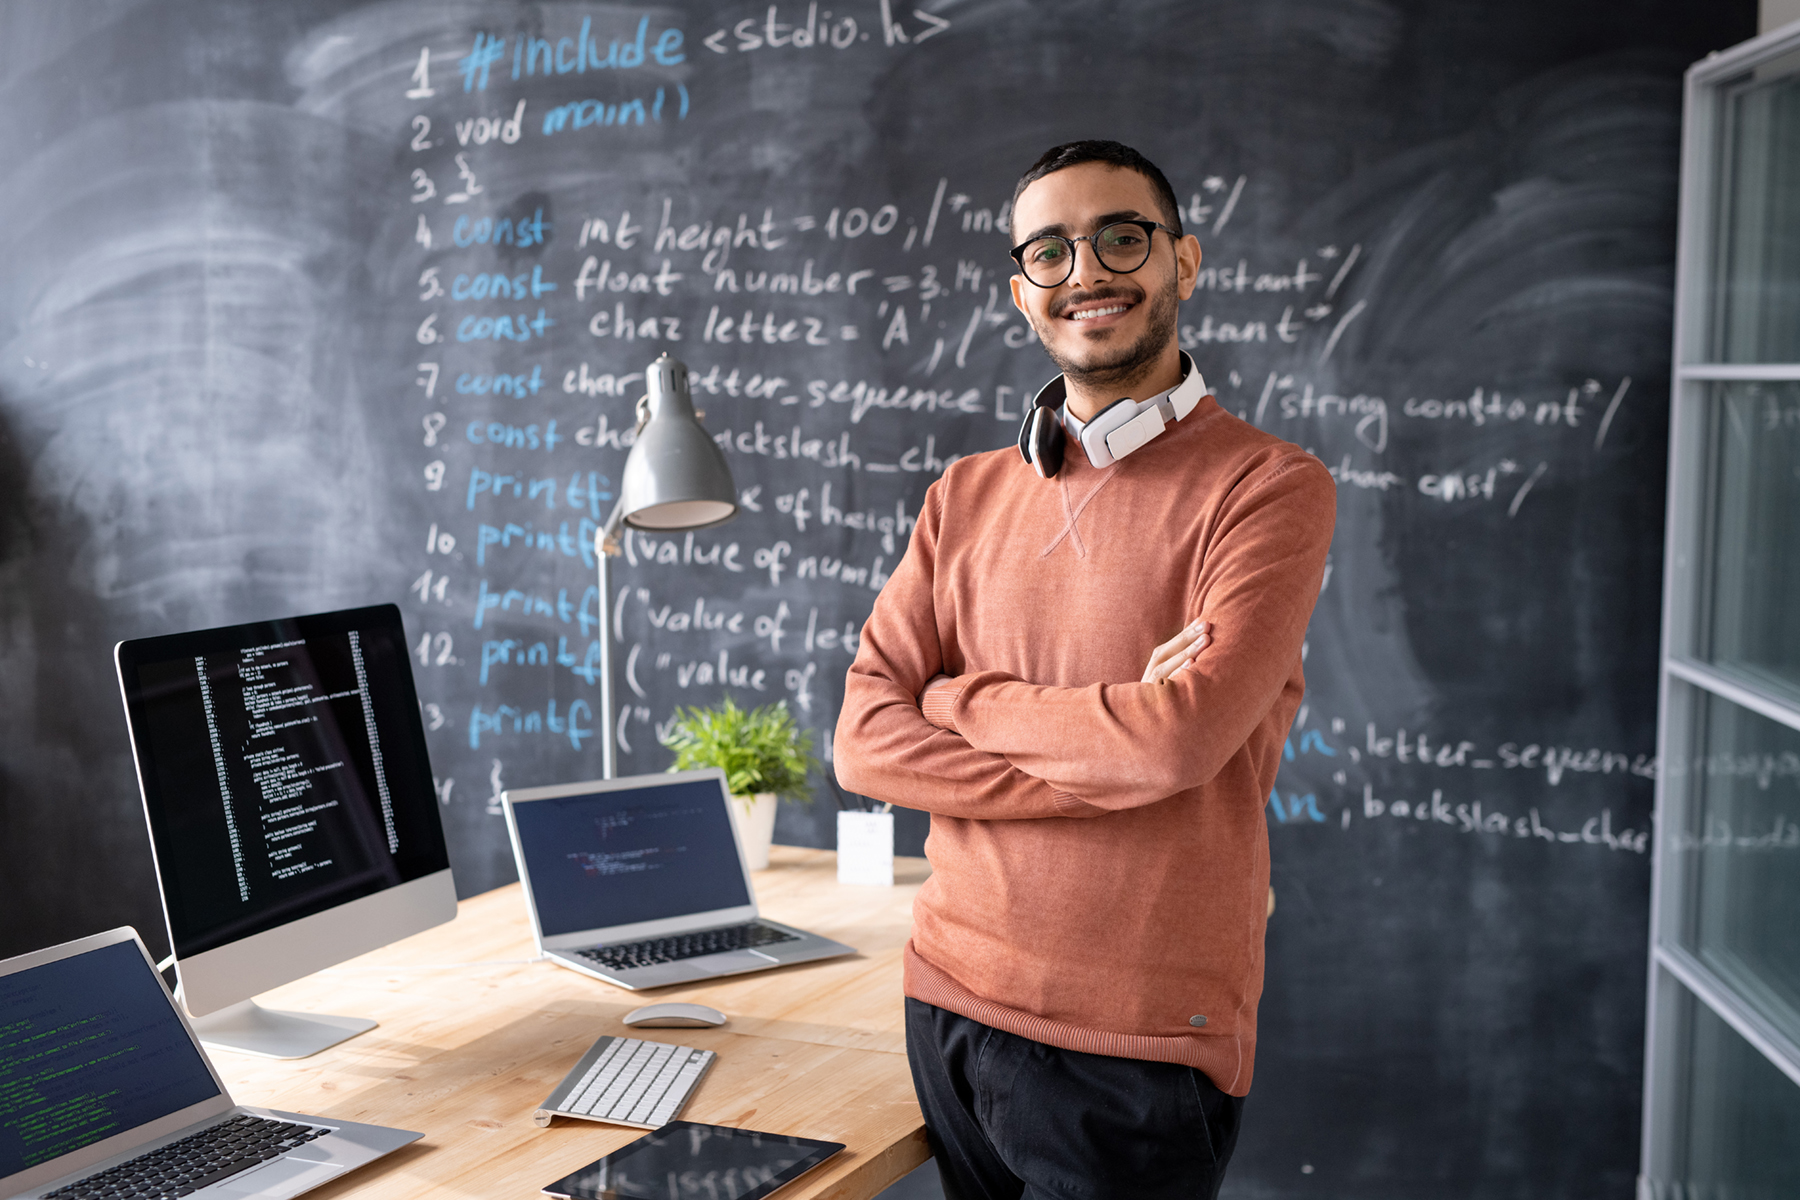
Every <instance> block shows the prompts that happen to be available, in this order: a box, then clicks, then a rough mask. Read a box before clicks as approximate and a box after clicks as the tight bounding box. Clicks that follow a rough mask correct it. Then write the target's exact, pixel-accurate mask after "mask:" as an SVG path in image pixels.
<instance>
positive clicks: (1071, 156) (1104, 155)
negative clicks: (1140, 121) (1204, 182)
mask: <svg viewBox="0 0 1800 1200" xmlns="http://www.w3.org/2000/svg"><path fill="white" fill-rule="evenodd" d="M1090 162H1099V163H1106V164H1107V165H1108V166H1113V167H1122V168H1124V169H1125V170H1127V171H1136V172H1137V173H1138V174H1139V175H1142V176H1143V177H1144V178H1145V179H1148V180H1149V181H1150V186H1151V187H1153V188H1155V189H1156V197H1157V199H1158V200H1160V201H1161V202H1162V207H1163V218H1164V220H1165V221H1166V222H1167V223H1168V225H1169V227H1170V228H1172V229H1174V230H1175V232H1176V233H1178V234H1179V233H1182V232H1184V231H1183V230H1182V228H1181V205H1180V204H1179V203H1178V202H1177V201H1176V199H1175V189H1174V188H1172V187H1170V186H1169V178H1168V176H1166V175H1164V174H1163V173H1162V172H1161V171H1159V170H1158V169H1157V167H1156V164H1155V163H1153V162H1151V161H1150V160H1149V159H1147V158H1145V157H1144V156H1143V155H1141V154H1139V153H1138V152H1137V151H1136V150H1133V149H1132V148H1131V147H1130V146H1127V145H1125V144H1124V143H1123V142H1107V141H1085V142H1064V143H1063V144H1062V145H1060V146H1052V147H1050V149H1048V150H1046V151H1044V153H1043V155H1042V156H1041V157H1040V158H1039V159H1038V160H1037V161H1036V162H1034V163H1032V164H1031V168H1030V169H1029V170H1027V171H1026V172H1025V173H1024V174H1023V175H1021V176H1019V185H1018V186H1017V187H1015V188H1014V189H1013V198H1012V206H1013V208H1015V209H1017V208H1018V207H1019V197H1020V196H1021V195H1023V194H1024V192H1025V189H1026V188H1028V187H1030V186H1031V185H1032V184H1034V183H1036V182H1037V181H1038V180H1040V179H1042V178H1043V177H1044V176H1046V175H1051V174H1054V173H1056V172H1057V171H1061V170H1064V169H1065V168H1068V167H1078V166H1080V165H1081V164H1082V163H1090Z"/></svg>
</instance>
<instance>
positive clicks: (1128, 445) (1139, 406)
mask: <svg viewBox="0 0 1800 1200" xmlns="http://www.w3.org/2000/svg"><path fill="white" fill-rule="evenodd" d="M1181 362H1182V378H1181V382H1180V383H1178V384H1176V385H1175V387H1174V388H1173V389H1171V390H1170V391H1169V392H1168V394H1167V395H1165V396H1163V397H1162V398H1161V399H1160V400H1159V401H1158V402H1156V403H1148V402H1134V401H1133V400H1132V399H1131V398H1130V397H1129V396H1125V397H1121V398H1120V399H1118V400H1115V401H1113V402H1112V403H1111V404H1109V405H1107V406H1106V407H1105V408H1103V409H1101V410H1100V411H1099V412H1097V413H1095V414H1094V419H1093V420H1091V421H1089V422H1088V423H1087V424H1086V425H1084V426H1083V427H1082V430H1081V448H1082V449H1083V450H1084V451H1086V452H1087V456H1088V461H1089V462H1091V463H1092V464H1093V465H1094V466H1096V467H1109V466H1111V465H1112V464H1113V463H1115V462H1117V461H1118V460H1119V459H1121V458H1124V457H1125V456H1126V455H1128V454H1130V453H1132V452H1133V451H1135V450H1139V449H1141V448H1142V447H1144V446H1145V445H1148V444H1149V443H1150V442H1151V441H1152V440H1153V439H1155V438H1156V437H1157V436H1158V435H1159V434H1161V433H1162V432H1163V430H1164V429H1166V428H1167V427H1168V426H1169V424H1171V422H1169V421H1166V420H1164V418H1163V415H1162V412H1161V409H1162V406H1163V404H1167V405H1168V406H1169V409H1170V411H1172V412H1173V413H1174V414H1175V420H1177V421H1179V420H1181V419H1182V418H1183V417H1185V416H1187V415H1188V414H1189V413H1191V412H1193V411H1194V409H1195V408H1196V407H1198V406H1199V404H1200V401H1201V400H1203V399H1205V398H1206V394H1207V393H1206V380H1205V379H1203V378H1202V377H1201V375H1200V370H1199V368H1198V367H1196V366H1195V365H1194V360H1193V359H1192V358H1191V357H1189V355H1188V354H1187V352H1186V351H1183V352H1182V355H1181ZM1068 394H1069V392H1068V384H1067V382H1066V381H1065V380H1064V379H1063V377H1062V376H1061V375H1058V376H1057V377H1056V378H1055V379H1052V380H1051V381H1050V382H1049V383H1046V384H1045V385H1044V386H1043V387H1041V388H1039V389H1038V393H1037V395H1036V396H1034V397H1033V398H1032V401H1031V407H1030V409H1028V410H1027V411H1026V413H1025V419H1024V421H1022V422H1021V423H1020V425H1019V456H1020V457H1021V458H1023V459H1024V460H1025V461H1026V462H1028V463H1030V464H1031V466H1032V468H1033V469H1034V470H1036V471H1037V473H1038V475H1039V476H1041V477H1042V478H1044V479H1050V478H1052V477H1053V476H1055V474H1056V473H1057V472H1058V471H1060V470H1061V469H1062V464H1063V455H1064V446H1063V441H1064V438H1065V437H1066V436H1067V435H1066V434H1065V433H1064V431H1063V423H1062V418H1061V417H1060V415H1059V414H1058V410H1059V409H1061V408H1062V407H1063V405H1064V404H1066V403H1067V402H1068Z"/></svg>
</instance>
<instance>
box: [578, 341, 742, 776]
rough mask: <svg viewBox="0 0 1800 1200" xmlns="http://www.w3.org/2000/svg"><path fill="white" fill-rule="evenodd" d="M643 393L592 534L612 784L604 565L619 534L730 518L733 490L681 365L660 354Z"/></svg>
mask: <svg viewBox="0 0 1800 1200" xmlns="http://www.w3.org/2000/svg"><path fill="white" fill-rule="evenodd" d="M645 376H646V378H645V382H646V383H647V385H648V387H649V392H648V394H646V395H645V396H644V397H643V398H642V399H640V400H639V401H638V402H637V438H636V440H635V441H634V442H633V443H632V446H631V453H630V454H629V455H628V456H627V457H626V459H625V470H624V473H623V475H622V476H621V478H620V481H619V500H618V503H617V504H615V505H614V506H613V511H612V516H610V517H608V518H607V521H606V525H605V526H604V527H603V528H602V529H601V530H600V531H599V532H598V533H596V534H595V535H594V551H595V555H594V557H595V558H596V559H597V560H598V562H599V571H600V708H601V719H602V721H603V723H604V724H605V726H606V729H605V732H604V733H603V734H602V735H601V738H600V749H601V758H600V762H601V776H602V778H605V779H611V778H613V777H614V774H615V771H616V767H617V763H616V758H617V751H616V750H615V748H614V745H613V740H614V738H615V737H616V736H617V730H616V729H615V728H614V725H613V669H612V643H613V600H612V559H613V557H614V556H615V555H617V554H618V553H619V551H620V549H621V548H622V547H621V543H620V541H619V534H620V532H621V527H622V526H625V525H631V526H634V527H636V528H638V529H655V530H661V531H667V530H674V529H701V528H704V527H705V526H708V525H718V524H721V523H723V522H725V521H729V520H731V518H732V517H734V516H736V515H737V510H738V503H737V485H736V484H734V483H733V482H732V479H731V468H730V467H728V466H726V465H725V455H724V453H723V452H721V451H720V449H719V448H718V446H716V445H714V444H713V440H712V435H711V434H709V433H707V432H706V430H705V429H704V428H703V427H702V426H701V424H700V418H699V416H698V415H697V414H696V413H695V412H694V400H693V396H692V394H691V393H690V392H689V390H688V369H687V365H686V364H685V363H683V362H682V361H681V360H680V359H677V358H673V357H671V356H670V355H668V354H666V353H665V354H663V355H661V356H660V357H658V358H657V360H656V361H655V362H653V363H651V364H650V367H649V370H648V371H646V372H645Z"/></svg>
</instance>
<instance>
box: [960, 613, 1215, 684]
mask: <svg viewBox="0 0 1800 1200" xmlns="http://www.w3.org/2000/svg"><path fill="white" fill-rule="evenodd" d="M1206 630H1207V624H1206V622H1205V621H1195V622H1193V623H1192V624H1190V625H1189V626H1188V627H1187V628H1186V629H1183V630H1182V631H1181V632H1180V633H1178V634H1176V635H1175V636H1174V637H1172V638H1170V639H1169V640H1168V641H1166V642H1164V643H1163V644H1162V645H1160V646H1158V647H1157V648H1156V649H1155V650H1153V651H1151V652H1150V664H1149V665H1148V666H1146V667H1145V668H1144V678H1143V679H1142V680H1140V681H1139V682H1141V683H1161V682H1162V681H1163V680H1165V679H1167V678H1168V677H1169V676H1171V675H1173V674H1174V673H1175V672H1177V671H1179V670H1181V668H1183V667H1185V666H1187V665H1188V664H1189V663H1191V662H1193V661H1194V656H1195V655H1196V654H1198V653H1200V651H1201V650H1202V649H1204V648H1205V647H1206ZM926 690H927V691H929V690H930V687H929V685H928V686H927V688H926Z"/></svg>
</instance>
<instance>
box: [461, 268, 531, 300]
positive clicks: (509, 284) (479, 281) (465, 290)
mask: <svg viewBox="0 0 1800 1200" xmlns="http://www.w3.org/2000/svg"><path fill="white" fill-rule="evenodd" d="M527 279H529V280H530V281H531V282H529V283H527V282H526V280H527ZM555 290H556V284H555V283H554V282H552V281H550V280H546V279H545V278H544V268H543V266H542V265H541V264H540V265H538V266H534V267H532V268H531V274H530V275H525V274H524V273H522V272H521V273H520V274H518V275H512V276H507V275H502V274H500V273H499V272H497V271H496V272H492V273H488V274H482V275H458V276H457V277H456V280H455V282H453V283H452V284H451V285H450V299H452V300H536V299H538V298H539V297H541V296H542V295H543V294H544V293H545V292H554V291H555Z"/></svg>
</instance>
